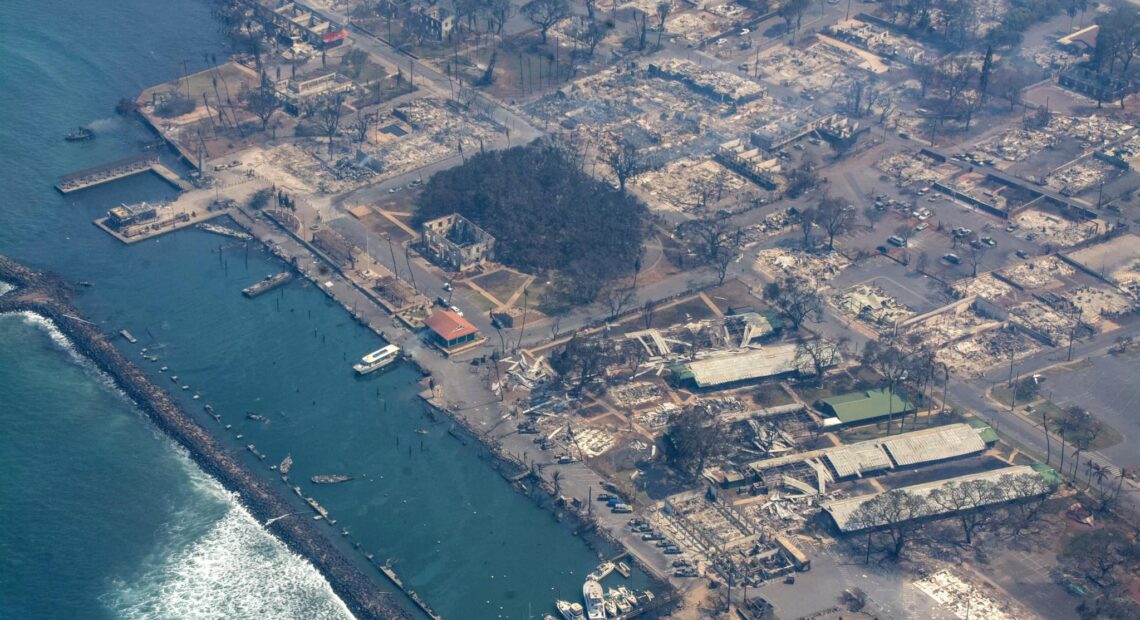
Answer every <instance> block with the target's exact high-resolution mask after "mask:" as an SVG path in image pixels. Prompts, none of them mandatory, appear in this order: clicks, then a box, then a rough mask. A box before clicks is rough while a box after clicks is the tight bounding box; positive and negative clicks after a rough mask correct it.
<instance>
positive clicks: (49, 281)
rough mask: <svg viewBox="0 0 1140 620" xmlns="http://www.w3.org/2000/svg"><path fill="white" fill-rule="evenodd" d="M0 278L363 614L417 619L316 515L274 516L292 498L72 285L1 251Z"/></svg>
mask: <svg viewBox="0 0 1140 620" xmlns="http://www.w3.org/2000/svg"><path fill="white" fill-rule="evenodd" d="M0 280H3V281H6V282H9V283H11V284H13V285H15V286H16V287H17V288H16V289H15V290H12V291H9V292H8V293H6V294H4V295H0V313H6V312H32V313H34V314H37V315H40V316H42V317H44V318H46V319H49V320H50V321H51V322H52V323H54V324H55V326H56V327H57V328H58V329H59V330H60V331H61V332H63V333H64V335H66V336H67V337H68V338H69V339H70V340H71V342H72V344H73V346H75V348H76V350H77V351H78V352H79V353H80V354H81V355H83V356H85V357H86V358H88V359H90V360H91V361H92V362H93V363H94V364H95V365H97V366H98V367H99V368H100V369H101V370H103V372H105V373H107V375H109V376H110V377H111V378H112V379H113V380H114V381H115V384H116V385H117V386H118V388H119V389H121V390H122V391H123V392H124V393H125V394H126V395H127V396H128V397H129V398H130V399H131V400H132V401H134V402H135V404H136V405H138V407H139V408H141V409H142V410H143V411H144V412H145V413H146V414H147V416H149V417H150V419H151V420H152V421H153V422H154V423H155V424H156V425H158V427H159V428H161V429H162V430H163V431H164V432H166V433H167V434H168V435H170V436H171V437H173V438H174V439H175V440H176V441H178V443H180V444H182V445H183V446H184V447H185V448H186V450H187V451H188V452H189V453H190V456H191V458H193V459H194V461H195V462H196V463H197V464H198V466H199V467H201V468H202V469H203V470H205V471H206V472H207V473H209V474H210V475H211V476H213V477H214V478H216V479H217V480H218V481H220V482H221V483H222V485H223V486H225V487H226V488H227V489H229V490H230V491H232V492H234V493H237V495H238V496H239V498H240V501H241V502H242V504H243V505H244V506H245V507H246V508H247V509H248V510H249V511H250V513H252V514H253V516H254V517H255V518H256V519H258V521H260V522H261V523H268V524H267V525H266V527H267V529H269V530H270V531H271V532H273V534H274V535H275V536H277V538H279V539H280V540H281V541H282V542H284V543H285V544H286V546H288V547H289V549H291V550H292V551H293V552H295V553H297V554H299V555H301V556H303V557H305V558H307V559H308V560H309V561H310V562H312V563H313V565H314V566H316V567H317V569H318V570H319V571H321V573H322V574H323V575H324V576H325V578H326V579H328V581H329V583H330V584H331V585H332V588H333V590H334V591H335V592H336V593H337V595H338V596H339V597H340V598H341V600H343V601H344V603H345V604H346V605H347V606H348V608H349V610H351V611H352V613H353V614H354V615H355V616H356V617H357V618H385V619H387V618H410V617H411V616H410V615H409V614H408V613H407V612H406V611H404V610H403V609H402V608H401V607H400V606H399V605H398V604H397V603H396V602H395V601H394V600H393V596H392V594H391V593H389V592H385V591H384V590H382V589H380V587H379V584H378V583H377V582H376V581H375V578H371V577H368V576H366V575H365V574H364V573H363V572H361V571H360V570H359V569H358V568H357V567H356V566H355V565H354V564H353V563H352V562H351V561H350V560H349V559H348V558H347V557H346V556H345V555H344V554H343V553H342V552H341V551H340V550H338V549H336V548H335V547H334V546H333V544H332V542H331V541H330V540H329V539H327V538H325V537H324V535H323V534H322V533H321V532H320V531H319V530H318V525H317V523H318V522H314V521H313V520H311V519H274V517H278V516H280V515H284V514H288V513H291V512H295V507H293V506H291V505H289V504H288V503H287V502H286V500H285V498H284V497H282V496H281V495H279V494H278V493H277V492H275V491H274V490H273V489H271V488H270V487H269V486H268V485H267V484H266V483H265V482H263V481H262V480H261V479H260V478H258V477H257V476H256V475H254V473H253V472H251V471H250V470H249V469H248V468H246V467H245V466H244V465H243V464H242V463H240V462H239V461H238V459H237V457H236V455H235V454H234V453H232V452H231V451H230V450H228V449H226V448H225V447H224V446H222V445H221V444H220V443H219V442H218V439H217V438H216V437H215V436H214V435H213V434H211V433H210V432H209V431H207V430H206V429H205V428H203V427H202V426H201V425H200V424H198V422H197V421H195V420H194V419H193V418H191V417H190V416H189V415H187V414H186V412H185V411H183V410H182V408H181V407H180V406H179V405H178V404H177V403H176V402H174V400H173V399H171V398H170V396H169V395H168V394H167V393H166V392H165V391H163V390H162V389H161V388H159V387H158V386H156V385H154V384H153V383H152V382H151V381H150V379H148V378H147V377H146V375H145V374H143V372H142V371H141V370H139V369H138V368H137V367H136V366H135V365H134V364H132V363H131V362H130V361H129V360H128V359H127V358H126V357H125V356H124V355H123V354H122V353H120V352H119V350H118V349H116V348H115V347H114V346H112V345H111V344H110V342H109V341H108V339H107V338H106V336H105V335H104V334H102V333H101V332H100V331H99V330H98V329H97V328H96V326H95V325H93V324H91V323H89V322H87V321H85V320H83V319H81V318H79V313H78V312H77V311H76V310H75V309H74V308H72V307H71V305H70V303H69V301H68V299H69V296H70V292H71V287H70V286H69V285H68V284H66V283H65V282H63V281H62V280H60V279H59V278H57V277H55V276H52V275H49V274H45V273H40V272H37V271H34V270H32V269H29V268H27V267H25V266H24V265H22V264H20V263H18V262H16V261H15V260H12V259H11V258H8V257H6V256H2V255H0Z"/></svg>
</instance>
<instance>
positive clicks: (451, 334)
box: [424, 310, 479, 349]
mask: <svg viewBox="0 0 1140 620" xmlns="http://www.w3.org/2000/svg"><path fill="white" fill-rule="evenodd" d="M424 326H425V327H427V328H428V329H429V330H431V334H432V338H433V339H434V340H435V342H436V344H438V345H439V346H440V347H442V348H444V349H454V348H455V347H458V346H460V345H462V344H465V343H468V342H471V341H473V340H475V339H477V338H478V337H479V328H477V327H475V326H474V325H472V324H471V323H470V322H469V321H468V320H467V319H465V318H463V317H461V316H459V315H458V314H456V313H454V312H452V311H451V310H437V311H435V312H434V313H433V314H432V315H431V316H429V317H428V318H426V319H424Z"/></svg>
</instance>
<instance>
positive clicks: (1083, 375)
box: [1043, 352, 1140, 467]
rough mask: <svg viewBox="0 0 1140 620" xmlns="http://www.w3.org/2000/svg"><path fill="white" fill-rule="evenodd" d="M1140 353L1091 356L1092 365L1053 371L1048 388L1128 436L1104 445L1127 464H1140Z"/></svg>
mask: <svg viewBox="0 0 1140 620" xmlns="http://www.w3.org/2000/svg"><path fill="white" fill-rule="evenodd" d="M1138 361H1140V354H1138V353H1135V352H1129V353H1124V354H1121V355H1110V354H1105V355H1101V356H1099V357H1093V358H1089V365H1088V366H1086V367H1084V368H1081V369H1079V370H1074V371H1067V372H1061V373H1058V374H1052V373H1049V379H1048V381H1047V382H1046V383H1045V384H1044V386H1043V388H1044V390H1043V391H1044V392H1045V393H1047V394H1048V395H1049V397H1050V399H1051V400H1052V401H1053V402H1055V403H1056V404H1057V405H1059V406H1061V407H1068V406H1071V405H1078V406H1080V407H1083V408H1085V409H1087V410H1088V411H1089V412H1091V413H1092V414H1093V415H1094V416H1096V417H1097V418H1099V419H1101V420H1103V421H1104V423H1106V424H1108V425H1109V426H1111V427H1113V428H1114V429H1116V430H1117V431H1118V432H1120V434H1121V435H1123V436H1124V440H1123V441H1121V442H1120V443H1118V444H1116V445H1115V446H1110V447H1108V448H1103V449H1101V450H1100V452H1101V453H1102V454H1104V455H1105V456H1106V457H1108V458H1109V459H1110V460H1112V462H1113V463H1116V464H1118V465H1121V466H1124V467H1135V466H1137V465H1140V451H1137V450H1136V443H1135V438H1136V437H1140V418H1138V417H1137V416H1136V410H1137V406H1138V405H1140V385H1137V383H1136V364H1137V362H1138Z"/></svg>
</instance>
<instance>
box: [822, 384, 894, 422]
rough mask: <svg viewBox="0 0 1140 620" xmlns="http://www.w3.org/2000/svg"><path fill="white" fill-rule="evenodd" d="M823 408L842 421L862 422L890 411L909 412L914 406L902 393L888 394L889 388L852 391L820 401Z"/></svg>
mask: <svg viewBox="0 0 1140 620" xmlns="http://www.w3.org/2000/svg"><path fill="white" fill-rule="evenodd" d="M820 403H821V404H822V407H821V408H822V409H823V410H824V411H825V412H828V413H830V414H832V415H834V416H835V417H837V418H839V421H840V422H843V423H844V424H850V423H851V422H862V421H863V420H873V419H875V418H881V417H884V416H886V415H887V414H888V413H909V412H911V411H913V410H914V407H913V406H912V405H911V404H910V402H908V401H907V400H906V398H905V397H904V396H903V395H902V394H888V392H887V390H885V389H884V390H870V391H867V392H850V393H848V394H840V395H838V396H832V397H831V398H824V399H823V400H821V401H820Z"/></svg>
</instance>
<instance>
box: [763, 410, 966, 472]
mask: <svg viewBox="0 0 1140 620" xmlns="http://www.w3.org/2000/svg"><path fill="white" fill-rule="evenodd" d="M979 433H980V431H979V429H976V428H971V427H970V426H968V425H966V424H962V423H960V422H958V423H954V424H947V425H945V426H935V427H933V428H924V429H921V430H917V431H910V432H907V433H902V434H900V435H895V436H893V437H885V438H878V439H868V440H866V441H860V442H857V443H853V444H848V445H845V446H836V447H834V448H823V449H820V450H812V451H810V452H801V453H798V454H789V455H785V456H782V457H778V458H774V459H765V460H762V461H755V462H753V463H751V464H750V467H751V468H752V470H753V471H763V470H766V469H772V468H774V467H781V466H783V465H789V464H792V463H798V462H800V461H805V460H807V459H809V458H816V457H821V458H823V459H825V460H826V461H827V462H828V464H829V465H831V467H832V468H833V469H835V473H836V474H838V475H839V477H840V478H846V477H848V476H861V475H863V474H865V473H867V472H872V471H879V470H883V469H892V468H894V467H896V466H899V467H905V466H909V465H919V464H922V463H930V462H933V461H942V460H945V459H951V458H954V457H958V456H965V455H967V454H973V453H975V452H981V451H983V450H985V449H986V444H985V441H983V440H982V438H981V436H980V434H979ZM892 459H893V461H892Z"/></svg>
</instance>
